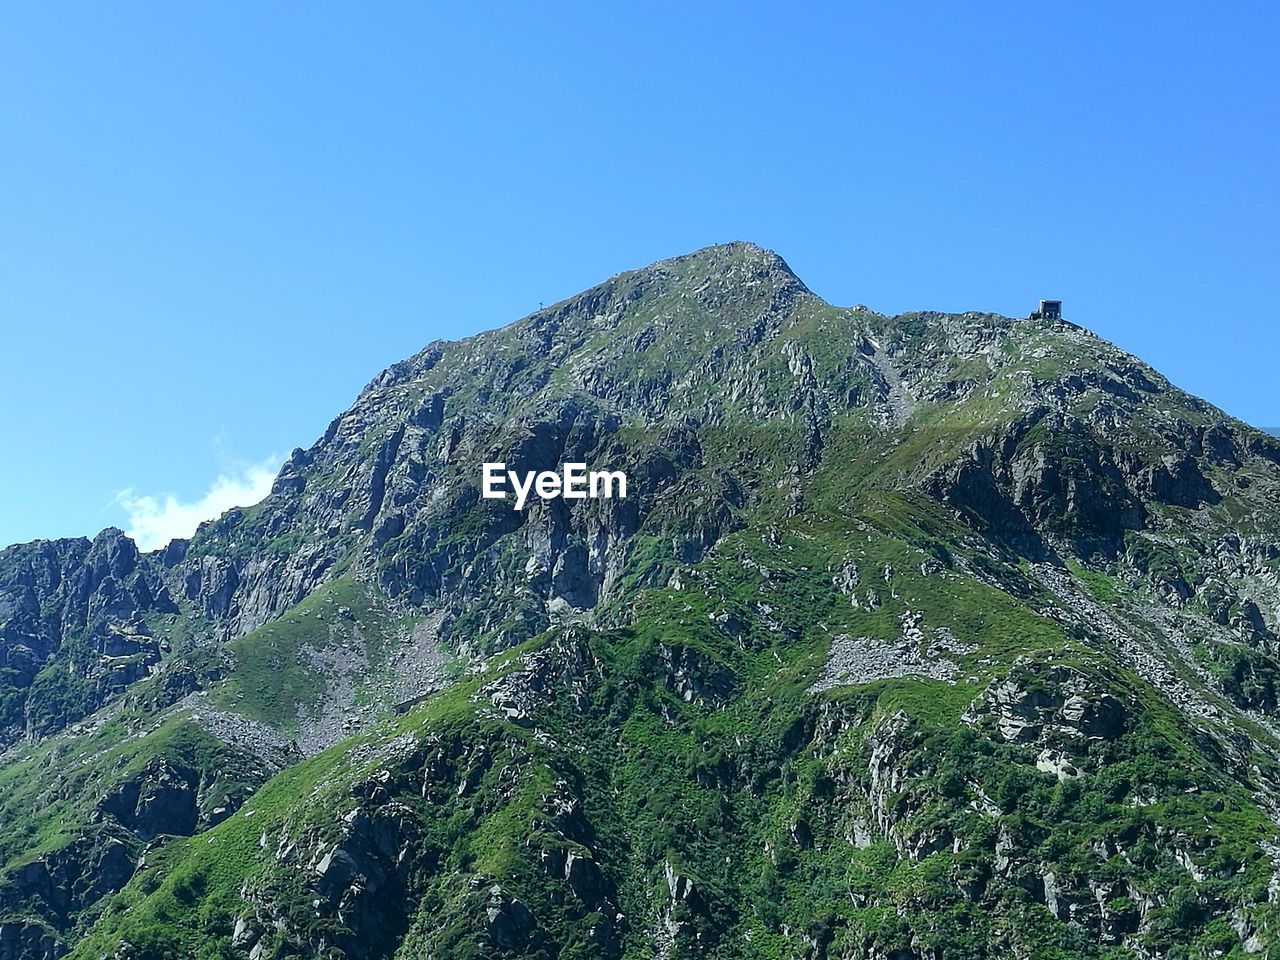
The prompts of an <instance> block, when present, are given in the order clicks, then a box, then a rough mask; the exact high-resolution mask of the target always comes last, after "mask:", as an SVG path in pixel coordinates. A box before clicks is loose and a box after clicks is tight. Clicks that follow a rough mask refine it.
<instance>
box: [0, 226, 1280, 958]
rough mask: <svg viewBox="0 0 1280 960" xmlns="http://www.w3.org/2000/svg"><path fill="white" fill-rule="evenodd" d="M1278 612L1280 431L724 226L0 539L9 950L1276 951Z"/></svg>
mask: <svg viewBox="0 0 1280 960" xmlns="http://www.w3.org/2000/svg"><path fill="white" fill-rule="evenodd" d="M1069 306H1070V305H1069V304H1068V308H1069ZM1067 315H1068V316H1070V310H1069V309H1068V310H1067ZM1081 319H1084V318H1081ZM485 463H502V464H504V465H505V469H507V470H509V471H511V473H512V475H520V476H524V475H526V474H530V475H531V474H533V473H535V472H544V471H550V472H558V471H560V470H561V469H562V468H563V467H564V465H565V464H571V463H572V464H586V465H590V466H591V467H593V468H599V469H601V470H608V471H621V472H624V473H625V476H626V478H627V489H626V496H625V497H611V498H601V499H592V498H580V499H573V498H568V497H558V498H552V499H542V498H540V497H538V496H531V497H530V498H529V500H528V502H527V503H526V504H524V509H520V510H517V509H513V506H512V503H511V502H510V501H508V500H495V499H491V498H489V497H487V496H485V495H482V483H483V478H482V465H483V464H485ZM1277 631H1280V440H1277V439H1275V438H1273V437H1271V436H1269V435H1268V434H1266V433H1264V432H1263V431H1260V430H1256V429H1253V428H1251V427H1249V426H1247V425H1246V424H1244V423H1241V422H1239V421H1238V420H1234V419H1232V418H1231V417H1229V416H1227V415H1225V414H1224V413H1222V412H1221V411H1219V410H1217V409H1215V408H1214V407H1212V406H1210V405H1209V404H1207V403H1205V402H1203V401H1201V400H1199V399H1196V398H1195V397H1192V396H1189V395H1187V394H1186V393H1184V392H1182V391H1180V390H1178V389H1177V388H1175V387H1174V386H1172V385H1171V384H1170V383H1169V382H1168V381H1167V380H1165V379H1164V378H1163V377H1162V376H1160V374H1158V373H1157V372H1156V371H1154V370H1152V369H1151V368H1149V367H1147V366H1146V365H1144V364H1143V363H1141V362H1140V361H1139V360H1137V359H1135V358H1134V357H1132V356H1129V355H1128V354H1126V353H1124V352H1123V351H1121V350H1119V349H1117V348H1115V347H1114V346H1112V345H1110V344H1108V343H1106V342H1105V341H1103V340H1101V339H1099V338H1098V337H1096V336H1094V335H1093V334H1092V333H1090V332H1088V331H1087V330H1086V329H1083V328H1082V327H1079V326H1076V325H1074V324H1072V323H1070V322H1067V321H1066V320H1064V319H1061V318H1059V317H1057V316H1052V315H1043V314H1039V313H1038V312H1037V314H1034V315H1033V316H1032V318H1031V319H1021V318H1009V317H1004V316H998V315H995V314H990V313H976V312H974V313H964V314H944V313H932V312H920V313H907V314H902V315H899V316H886V315H884V314H880V313H877V312H875V311H874V310H871V309H868V308H866V307H863V306H855V307H851V308H845V307H836V306H832V305H830V304H828V303H826V302H824V301H823V300H822V299H820V298H819V297H818V296H816V295H814V294H813V293H812V292H810V290H809V289H808V288H807V287H806V286H805V284H804V283H803V282H802V281H801V280H800V279H799V278H797V277H796V275H795V274H794V273H793V272H792V271H791V270H790V269H789V268H788V266H787V265H786V263H784V262H783V261H782V260H781V259H780V258H779V257H777V256H776V255H774V254H772V253H770V252H768V251H766V250H763V249H760V248H758V247H755V246H752V245H749V244H743V243H734V244H727V245H722V246H716V247H712V248H708V249H705V250H701V251H698V252H696V253H693V254H690V255H688V256H682V257H677V258H675V259H671V260H665V261H662V262H660V263H656V264H654V265H652V266H650V267H647V268H645V269H642V270H636V271H633V272H630V273H624V274H620V275H618V276H616V277H613V278H612V279H610V280H608V281H606V282H604V283H602V284H600V285H599V286H597V287H594V288H592V289H591V290H588V291H586V292H585V293H582V294H580V295H578V296H576V297H573V298H571V299H569V300H566V301H564V302H562V303H558V304H555V305H554V306H551V307H549V308H547V309H545V310H540V311H539V312H537V313H535V314H532V315H530V316H528V317H525V318H524V319H522V320H519V321H517V322H515V323H513V324H511V325H510V326H507V327H504V328H502V329H499V330H494V331H490V332H487V333H482V334H480V335H478V336H474V337H471V338H468V339H466V340H461V341H458V342H441V341H438V342H435V343H431V344H429V345H427V346H426V347H425V348H424V349H423V350H422V351H421V352H420V353H418V354H417V355H415V356H413V357H411V358H409V359H407V360H404V361H402V362H400V363H396V364H394V365H393V366H391V367H389V368H388V369H387V370H385V371H383V372H382V373H381V374H379V375H378V376H376V377H375V378H374V379H373V380H372V382H370V384H369V385H368V386H367V387H366V388H365V389H364V391H363V392H361V394H360V395H359V396H358V397H357V398H356V399H355V402H354V403H353V404H352V405H351V407H350V408H349V409H347V410H346V411H345V412H343V413H342V414H341V415H339V416H338V417H337V418H336V419H335V420H334V421H333V422H332V424H331V425H330V426H329V428H328V429H327V430H326V431H325V433H324V436H323V437H321V438H320V439H319V440H318V441H317V442H315V443H314V444H313V445H312V446H310V447H308V448H305V449H301V448H300V449H297V450H295V451H294V452H293V454H292V455H291V456H290V457H289V459H288V462H287V463H286V464H285V465H284V467H283V469H282V470H281V471H280V474H279V477H278V478H277V479H276V481H275V485H274V487H273V490H272V493H271V495H270V496H269V497H268V498H267V499H266V500H264V501H263V502H262V503H259V504H257V505H255V506H252V507H248V508H245V509H237V510H232V511H230V512H228V513H226V514H225V515H223V516H222V517H220V518H219V519H217V520H215V521H212V522H209V523H206V524H204V525H202V526H201V528H200V529H199V531H198V532H197V533H196V535H195V536H194V537H193V538H192V539H191V540H190V541H189V542H188V541H174V542H173V543H171V544H169V545H168V546H167V547H166V548H165V549H163V550H159V551H156V552H152V553H141V552H139V550H138V549H137V547H136V546H135V545H134V544H133V542H132V541H131V540H130V539H129V538H128V537H127V536H125V535H124V534H123V533H122V532H121V531H119V530H106V531H104V532H103V533H101V534H99V535H98V536H97V537H96V538H95V539H93V540H92V541H89V540H61V541H37V542H35V543H28V544H21V545H17V546H12V547H9V548H8V549H6V550H4V551H2V552H0V750H3V757H2V758H0V960H56V958H61V957H64V956H66V957H74V958H79V960H90V958H93V960H97V958H114V960H161V958H174V960H180V958H181V960H185V958H207V960H212V958H217V960H229V958H236V957H242V958H249V960H269V958H285V957H289V958H317V960H319V958H324V960H340V958H346V960H357V958H361V960H364V958H370V960H381V958H386V960H391V958H395V960H409V958H414V960H419V958H438V960H445V958H480V957H486V958H487V957H494V958H539V960H597V958H598V960H609V958H683V957H707V958H724V960H729V958H756V957H759V958H804V960H819V958H832V960H834V958H865V960H872V958H874V960H926V958H929V960H941V958H980V957H993V958H994V957H1001V958H1004V957H1018V958H1076V957H1098V958H1109V960H1113V958H1121V957H1135V958H1165V957H1167V958H1175V957H1177V958H1182V957H1186V958H1190V957H1237V958H1240V957H1247V956H1259V957H1263V956H1272V955H1277V954H1276V951H1280V946H1277V945H1275V944H1276V936H1277V930H1278V929H1280V927H1278V924H1280V722H1278V720H1277V711H1278V710H1280V697H1278V695H1277V677H1280V659H1278V657H1280V654H1278V653H1277V642H1278V639H1277Z"/></svg>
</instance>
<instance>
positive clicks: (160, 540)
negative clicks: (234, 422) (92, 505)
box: [116, 457, 281, 550]
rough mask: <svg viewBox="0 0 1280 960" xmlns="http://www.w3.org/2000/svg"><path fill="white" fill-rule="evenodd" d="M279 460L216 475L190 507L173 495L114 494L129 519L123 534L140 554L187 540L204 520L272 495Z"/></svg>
mask: <svg viewBox="0 0 1280 960" xmlns="http://www.w3.org/2000/svg"><path fill="white" fill-rule="evenodd" d="M280 464H281V458H280V457H268V458H267V459H266V460H263V461H262V462H261V463H253V464H246V465H244V466H241V467H239V468H237V469H234V470H228V471H226V472H224V473H221V474H219V476H218V479H216V480H215V481H213V484H212V485H211V486H210V487H209V491H208V492H207V493H206V494H205V495H204V496H203V497H201V498H200V499H199V500H196V501H194V502H191V503H184V502H183V501H181V500H179V499H178V498H177V497H175V496H174V495H173V494H171V493H170V494H162V495H160V496H153V495H151V494H142V495H139V494H138V493H136V492H135V491H134V490H133V489H129V490H121V491H120V492H119V493H118V494H116V503H117V504H118V505H119V506H120V507H122V508H124V511H125V512H126V513H127V514H128V515H129V522H128V525H127V526H126V528H125V533H127V534H128V535H129V536H130V537H132V538H133V539H134V541H135V542H136V543H137V544H138V549H139V550H156V549H158V548H160V547H163V546H164V545H165V544H167V543H168V542H169V541H170V540H173V539H174V538H176V537H190V536H191V535H192V534H193V533H195V532H196V527H198V526H199V525H200V524H201V523H202V522H204V521H205V520H213V519H214V518H215V517H220V516H222V514H223V513H225V512H226V511H227V510H230V509H231V508H232V507H251V506H253V505H254V504H255V503H257V502H258V501H259V500H261V499H263V498H264V497H265V496H266V495H267V494H269V493H270V492H271V483H272V481H273V480H275V478H276V473H277V472H278V471H279V469H280Z"/></svg>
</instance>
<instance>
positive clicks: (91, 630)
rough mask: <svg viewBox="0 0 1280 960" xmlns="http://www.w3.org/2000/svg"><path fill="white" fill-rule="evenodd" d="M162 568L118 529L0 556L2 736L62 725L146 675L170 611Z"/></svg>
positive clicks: (153, 662) (38, 543) (158, 650)
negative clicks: (157, 625) (155, 627)
mask: <svg viewBox="0 0 1280 960" xmlns="http://www.w3.org/2000/svg"><path fill="white" fill-rule="evenodd" d="M177 611H178V608H177V606H176V605H175V604H174V602H173V600H172V598H171V597H170V595H169V591H168V587H167V586H166V584H165V580H164V576H163V570H162V567H161V565H160V564H158V563H157V562H156V561H155V559H154V558H151V557H143V556H141V555H139V553H138V548H137V547H136V546H135V545H134V543H133V541H132V540H130V539H129V538H128V537H126V536H125V535H124V533H122V532H121V531H120V530H116V529H114V528H112V529H107V530H104V531H103V532H102V533H100V534H98V536H97V537H95V538H94V540H93V541H92V542H90V541H88V540H84V539H80V540H58V541H48V540H39V541H36V542H35V543H29V544H23V545H20V546H15V547H10V548H8V549H7V550H4V551H3V552H0V657H2V658H3V659H2V661H0V662H2V663H3V667H0V742H4V740H7V739H10V738H12V737H13V736H14V735H15V733H17V732H19V731H22V730H25V731H27V732H28V733H31V734H37V735H38V734H41V733H46V732H49V731H51V730H56V729H60V728H61V727H62V726H64V725H65V724H67V723H70V722H74V721H75V720H78V719H80V718H81V717H83V716H85V715H87V714H88V713H90V712H91V711H92V710H93V709H95V708H96V707H98V706H99V705H100V704H101V703H103V702H104V701H106V700H107V699H109V698H110V697H111V696H113V695H114V694H118V693H120V692H121V691H122V690H124V689H125V688H126V687H128V686H129V685H130V684H132V683H134V682H135V681H137V680H140V679H142V678H144V677H146V676H148V675H149V674H150V672H151V670H152V669H153V668H154V667H155V666H156V665H157V664H158V663H159V661H160V658H161V653H162V647H163V641H162V640H160V639H159V638H157V637H156V636H154V635H153V631H152V628H151V623H152V622H153V620H154V618H157V617H161V616H165V615H172V614H176V613H177Z"/></svg>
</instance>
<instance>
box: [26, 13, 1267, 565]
mask: <svg viewBox="0 0 1280 960" xmlns="http://www.w3.org/2000/svg"><path fill="white" fill-rule="evenodd" d="M1278 32H1280V11H1278V8H1277V5H1276V4H1274V3H1271V2H1268V3H1248V2H1241V3H1230V4H1207V3H1195V4H1191V3H1169V2H1166V3H1123V4H1115V3H1097V4H1088V3H1085V4H1063V3H1034V2H1025V0H1024V2H1017V3H994V2H990V3H976V4H953V3H941V2H940V3H933V4H920V3H892V4H888V3H876V4H870V3H868V4H846V3H817V4H809V5H803V4H800V5H792V6H789V5H780V4H749V3H748V4H727V3H726V4H713V3H697V4H689V3H671V4H654V3H645V4H635V5H631V6H620V5H615V4H597V3H577V4H567V3H556V4H551V3H548V4H543V3H537V4H518V5H517V4H514V3H513V4H510V5H477V4H469V3H468V4H453V5H449V6H448V7H445V6H444V5H428V4H423V3H403V4H397V3H377V4H354V3H347V4H324V3H301V2H296V3H287V2H281V3H270V4H264V3H247V2H246V3H217V4H175V3H142V2H134V3H125V4H104V3H83V4H73V3H48V4H10V5H7V7H6V9H5V11H4V29H3V30H0V138H2V142H3V149H0V182H3V184H4V188H3V190H0V291H3V293H0V410H2V411H3V413H2V414H0V427H2V428H3V434H2V436H3V445H4V466H5V469H4V470H3V471H2V472H0V542H4V543H7V542H11V541H15V540H25V539H31V538H35V537H52V536H66V535H76V534H92V533H93V532H94V531H96V530H97V529H99V528H101V527H103V526H105V525H107V524H112V523H114V524H119V525H124V526H128V525H129V524H130V522H131V518H130V516H129V514H128V513H127V512H126V510H125V508H124V507H122V506H121V505H120V504H119V503H118V502H117V500H118V497H119V494H120V491H122V490H126V489H128V490H132V491H133V493H132V494H131V496H132V498H133V501H132V503H133V506H134V509H135V511H137V510H139V509H141V510H142V511H143V512H144V513H145V512H146V511H147V509H148V508H149V509H150V510H151V512H152V513H153V514H160V515H164V516H168V515H169V513H171V512H172V510H167V509H166V506H165V501H164V499H163V495H165V494H172V495H173V497H174V498H175V499H174V504H173V509H177V510H179V511H181V510H182V509H184V508H189V509H190V510H195V511H197V512H198V511H199V509H201V507H200V504H199V501H201V500H202V498H204V497H205V495H206V494H207V493H209V491H210V488H211V486H213V485H215V484H218V483H219V482H218V480H217V478H218V477H219V476H222V477H223V481H222V482H221V486H222V487H230V488H231V489H233V490H235V489H238V488H237V484H241V483H249V484H250V485H251V481H252V478H249V479H248V480H245V479H244V478H243V477H242V476H241V474H242V472H243V471H244V470H245V469H246V467H247V466H248V465H250V464H260V463H262V462H264V461H266V460H267V459H268V458H270V457H272V456H280V455H283V454H286V453H287V452H288V451H289V450H290V449H291V448H292V447H294V446H306V445H309V444H310V443H311V442H312V441H313V440H314V439H315V438H316V437H317V436H318V435H319V434H320V433H321V432H322V431H323V429H324V427H325V425H326V424H327V423H328V421H329V420H330V419H331V418H332V417H333V416H334V415H335V414H337V413H338V412H339V411H340V410H342V409H343V408H344V407H346V406H347V404H348V403H349V402H350V401H351V400H352V398H353V397H354V396H355V394H356V392H357V391H358V390H359V389H360V387H361V386H362V385H363V384H364V383H366V382H367V381H368V380H369V379H370V378H371V377H372V376H373V375H374V374H375V373H377V372H378V370H380V369H381V368H383V367H384V366H386V365H388V364H390V363H391V362H393V361H395V360H397V359H399V358H401V357H404V356H406V355H408V354H411V353H413V352H414V351H415V350H417V349H418V348H419V347H421V346H422V345H423V344H424V343H425V342H427V341H429V340H431V339H433V338H436V337H457V336H463V335H466V334H469V333H472V332H475V331H477V330H480V329H483V328H487V327H492V326H497V325H501V324H504V323H506V322H508V321H510V320H513V319H515V318H517V317H519V316H521V315H523V314H525V313H527V312H529V311H530V310H532V309H535V308H536V307H537V305H538V302H539V301H546V302H551V301H554V300H557V299H559V298H561V297H564V296H567V295H569V294H572V293H575V292H576V291H578V290H580V289H582V288H584V287H587V286H589V285H591V284H592V283H594V282H596V281H598V280H600V279H603V278H604V277H606V276H608V275H610V274H613V273H616V272H619V271H621V270H624V269H628V268H631V267H636V266H640V265H643V264H645V263H647V262H649V261H652V260H655V259H659V258H662V257H664V256H670V255H673V254H676V253H681V252H685V251H688V250H690V249H693V248H696V247H700V246H703V245H706V244H708V243H713V242H717V241H722V240H729V239H747V240H753V241H755V242H757V243H760V244H762V245H765V246H768V247H772V248H773V249H775V250H777V251H778V252H779V253H781V254H782V255H783V256H784V257H786V258H787V259H788V261H789V262H790V263H791V265H792V266H793V267H794V268H795V270H796V271H797V272H798V273H799V274H800V275H801V276H802V277H803V278H804V279H805V281H806V282H807V283H808V284H809V286H810V287H812V288H813V289H814V290H815V291H816V292H818V293H819V294H821V295H823V296H824V297H826V298H827V299H828V300H830V301H832V302H836V303H843V304H849V303H866V304H869V305H871V306H872V307H874V308H876V309H879V310H882V311H886V312H891V311H899V310H906V309H915V308H933V309H942V310H965V309H993V310H999V311H1002V312H1005V313H1010V314H1020V313H1024V312H1025V311H1026V310H1027V309H1028V307H1029V306H1030V305H1032V304H1033V303H1034V302H1035V301H1036V300H1037V299H1038V298H1040V297H1048V296H1054V297H1061V298H1062V299H1063V300H1065V302H1066V313H1067V315H1068V316H1069V317H1070V318H1071V319H1073V320H1075V321H1077V322H1079V323H1082V324H1084V325H1086V326H1089V327H1091V328H1093V329H1094V330H1096V331H1098V332H1099V333H1101V334H1102V335H1104V336H1106V337H1107V338H1109V339H1111V340H1114V341H1116V342H1117V343H1119V344H1120V345H1122V346H1124V347H1126V348H1128V349H1130V350H1132V351H1134V352H1136V353H1138V354H1139V355H1140V356H1142V357H1143V358H1144V359H1146V360H1148V361H1149V362H1151V363H1152V364H1154V365H1155V366H1156V367H1157V368H1159V369H1161V370H1162V371H1164V372H1165V373H1166V374H1168V375H1169V376H1170V377H1171V378H1172V379H1173V380H1174V381H1175V382H1176V383H1178V384H1179V385H1181V386H1183V387H1185V388H1187V389H1190V390H1191V391H1193V392H1195V393H1198V394H1200V395H1202V396H1205V397H1206V398H1208V399H1209V400H1211V401H1212V402H1214V403H1216V404H1218V405H1220V406H1222V407H1224V408H1225V409H1226V410H1228V411H1229V412H1230V413H1233V414H1235V415H1237V416H1240V417H1242V418H1244V419H1246V420H1249V421H1251V422H1254V423H1256V424H1260V425H1271V424H1277V425H1280V402H1278V401H1277V399H1276V391H1275V375H1276V371H1275V365H1276V353H1277V351H1276V348H1277V345H1280V336H1278V335H1277V333H1276V329H1277V323H1278V321H1277V306H1278V305H1280V271H1278V270H1277V265H1278V264H1280V239H1278V237H1280V231H1278V229H1277V223H1278V221H1280V203H1278V199H1277V182H1276V169H1277V156H1278V154H1280V149H1278V148H1280V133H1278V127H1280V97H1278V96H1277V94H1278V93H1280V81H1278V80H1277V73H1278V72H1277V70H1276V68H1275V53H1274V51H1275V49H1276V46H1277V40H1278V38H1277V33H1278ZM269 466H271V464H268V467H269ZM147 497H152V498H154V502H152V503H150V504H149V505H148V502H147V500H146V498H147ZM215 499H216V498H215ZM139 502H141V504H142V506H141V507H139ZM134 520H135V521H136V516H135V518H134Z"/></svg>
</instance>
